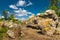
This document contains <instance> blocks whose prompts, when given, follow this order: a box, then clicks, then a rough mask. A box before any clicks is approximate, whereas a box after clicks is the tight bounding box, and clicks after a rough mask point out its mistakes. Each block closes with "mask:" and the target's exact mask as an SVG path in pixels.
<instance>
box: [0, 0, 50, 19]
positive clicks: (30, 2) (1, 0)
mask: <svg viewBox="0 0 60 40" xmlns="http://www.w3.org/2000/svg"><path fill="white" fill-rule="evenodd" d="M49 4H50V1H49V0H0V15H1V14H2V11H3V10H8V11H9V12H8V13H14V14H15V17H16V18H19V19H27V18H28V17H29V16H30V15H32V14H35V15H36V14H37V13H41V12H42V11H45V10H46V9H48V6H49Z"/></svg>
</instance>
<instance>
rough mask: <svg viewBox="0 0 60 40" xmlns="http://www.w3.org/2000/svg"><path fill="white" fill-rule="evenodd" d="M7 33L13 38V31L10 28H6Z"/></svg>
mask: <svg viewBox="0 0 60 40" xmlns="http://www.w3.org/2000/svg"><path fill="white" fill-rule="evenodd" d="M7 34H8V36H9V37H11V38H15V35H14V32H13V31H12V30H8V31H7Z"/></svg>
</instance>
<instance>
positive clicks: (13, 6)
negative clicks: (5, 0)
mask: <svg viewBox="0 0 60 40" xmlns="http://www.w3.org/2000/svg"><path fill="white" fill-rule="evenodd" d="M9 7H10V8H12V9H18V8H17V7H16V6H15V5H10V6H9Z"/></svg>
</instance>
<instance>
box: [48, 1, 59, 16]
mask: <svg viewBox="0 0 60 40" xmlns="http://www.w3.org/2000/svg"><path fill="white" fill-rule="evenodd" d="M50 2H51V4H50V7H49V8H50V9H52V10H55V11H56V14H57V15H58V16H60V10H59V9H60V6H59V5H58V4H59V3H60V0H50Z"/></svg>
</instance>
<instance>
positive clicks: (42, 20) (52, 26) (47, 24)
mask: <svg viewBox="0 0 60 40" xmlns="http://www.w3.org/2000/svg"><path fill="white" fill-rule="evenodd" d="M57 18H58V16H57V15H56V14H55V11H54V10H47V11H46V12H45V13H44V14H43V15H41V14H38V15H36V16H34V15H31V17H30V18H29V19H28V20H27V22H26V23H27V24H26V25H27V26H28V27H32V28H33V27H35V28H36V29H40V30H41V31H42V33H43V34H47V35H53V34H54V33H56V32H55V31H56V29H58V28H57V27H58V26H59V25H58V24H59V23H58V19H57Z"/></svg>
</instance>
